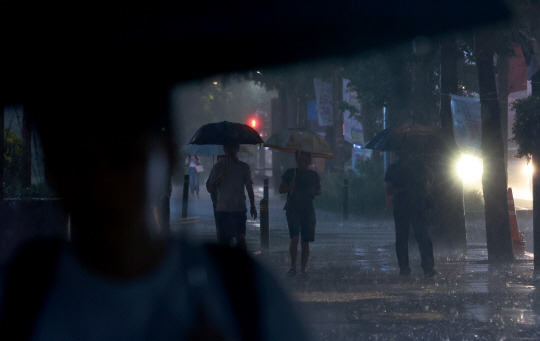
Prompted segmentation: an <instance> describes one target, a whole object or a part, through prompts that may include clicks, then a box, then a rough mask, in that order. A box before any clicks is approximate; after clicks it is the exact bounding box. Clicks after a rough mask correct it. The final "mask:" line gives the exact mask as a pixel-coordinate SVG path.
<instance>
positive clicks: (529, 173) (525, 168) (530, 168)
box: [523, 162, 534, 177]
mask: <svg viewBox="0 0 540 341" xmlns="http://www.w3.org/2000/svg"><path fill="white" fill-rule="evenodd" d="M533 172H534V169H533V165H532V162H529V163H527V164H526V165H525V166H523V174H525V175H526V176H529V177H531V176H532V175H533Z"/></svg>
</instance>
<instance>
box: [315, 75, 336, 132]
mask: <svg viewBox="0 0 540 341" xmlns="http://www.w3.org/2000/svg"><path fill="white" fill-rule="evenodd" d="M313 85H314V87H315V99H316V102H317V113H318V118H319V126H321V127H328V126H331V125H333V124H334V115H333V114H334V105H333V96H332V83H328V82H324V81H322V80H321V79H320V78H314V79H313Z"/></svg>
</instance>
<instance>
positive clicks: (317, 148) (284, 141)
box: [264, 128, 334, 159]
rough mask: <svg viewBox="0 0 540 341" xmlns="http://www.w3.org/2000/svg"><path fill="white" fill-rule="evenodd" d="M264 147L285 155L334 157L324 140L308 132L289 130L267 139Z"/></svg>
mask: <svg viewBox="0 0 540 341" xmlns="http://www.w3.org/2000/svg"><path fill="white" fill-rule="evenodd" d="M264 146H265V147H269V148H273V149H277V150H281V151H283V152H286V153H295V152H296V151H302V152H306V153H310V154H311V156H312V157H322V158H325V159H333V158H334V155H333V153H332V149H330V145H329V144H328V141H326V139H325V138H324V137H323V136H321V135H319V134H317V133H315V132H313V131H310V130H304V129H296V128H289V129H285V130H283V131H281V132H279V133H277V134H274V135H272V136H270V138H268V140H267V141H266V143H265V144H264Z"/></svg>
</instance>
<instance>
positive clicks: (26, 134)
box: [21, 108, 32, 193]
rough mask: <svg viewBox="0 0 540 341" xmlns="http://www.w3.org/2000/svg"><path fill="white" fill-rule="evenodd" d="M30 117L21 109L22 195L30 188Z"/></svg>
mask: <svg viewBox="0 0 540 341" xmlns="http://www.w3.org/2000/svg"><path fill="white" fill-rule="evenodd" d="M30 126H31V125H30V117H29V115H28V114H27V113H26V110H25V108H23V118H22V129H21V135H22V156H21V187H22V191H23V193H24V192H26V191H28V190H29V189H30V186H32V129H31V128H30Z"/></svg>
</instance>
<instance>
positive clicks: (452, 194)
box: [433, 37, 467, 256]
mask: <svg viewBox="0 0 540 341" xmlns="http://www.w3.org/2000/svg"><path fill="white" fill-rule="evenodd" d="M440 47H441V97H440V103H441V109H440V119H441V130H442V132H443V134H444V137H445V139H446V141H448V143H449V145H451V146H453V145H454V144H455V138H454V125H453V121H452V108H451V106H450V100H451V98H450V95H451V94H455V93H456V92H457V86H458V84H457V57H458V55H457V45H456V42H455V40H454V38H453V37H448V38H443V39H442V40H441V43H440ZM458 156H459V151H458V150H457V149H455V148H450V149H449V150H448V152H447V153H444V154H443V155H442V157H441V160H438V161H439V162H437V163H436V164H437V165H439V167H436V172H437V175H438V178H439V179H442V181H441V182H439V183H438V184H435V185H434V186H436V187H435V188H434V191H435V192H436V193H435V194H436V195H435V201H436V202H435V210H436V212H435V213H436V220H437V222H436V225H437V226H438V227H439V229H440V232H441V233H439V234H437V235H438V238H437V237H435V236H434V237H433V239H434V240H433V242H434V243H436V242H437V239H438V241H439V243H440V244H441V246H443V247H444V248H445V249H447V250H448V251H449V253H450V254H456V255H458V256H464V255H465V254H466V252H467V234H466V230H465V212H464V208H463V182H462V181H460V179H458V178H457V177H456V176H455V175H454V167H452V166H451V165H453V164H454V163H455V160H456V159H457V157H458ZM437 208H438V209H437Z"/></svg>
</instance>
